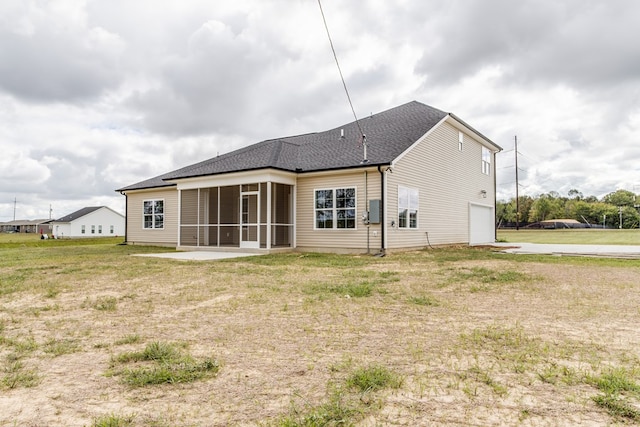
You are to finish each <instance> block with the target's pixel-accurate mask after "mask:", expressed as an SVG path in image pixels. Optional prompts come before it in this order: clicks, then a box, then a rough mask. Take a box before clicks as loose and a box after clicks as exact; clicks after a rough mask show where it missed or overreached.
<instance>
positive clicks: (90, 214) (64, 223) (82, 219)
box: [51, 206, 125, 238]
mask: <svg viewBox="0 0 640 427" xmlns="http://www.w3.org/2000/svg"><path fill="white" fill-rule="evenodd" d="M124 227H125V218H124V215H121V214H119V213H118V212H116V211H114V210H113V209H110V208H108V207H106V206H93V207H86V208H82V209H80V210H78V211H75V212H73V213H71V214H69V215H66V216H63V217H62V218H59V219H56V220H53V221H51V232H52V234H53V235H54V236H55V237H56V238H65V237H110V236H111V237H114V236H124Z"/></svg>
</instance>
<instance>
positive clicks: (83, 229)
mask: <svg viewBox="0 0 640 427" xmlns="http://www.w3.org/2000/svg"><path fill="white" fill-rule="evenodd" d="M85 231H86V227H85V225H84V224H82V225H81V226H80V233H82V234H84V233H85Z"/></svg>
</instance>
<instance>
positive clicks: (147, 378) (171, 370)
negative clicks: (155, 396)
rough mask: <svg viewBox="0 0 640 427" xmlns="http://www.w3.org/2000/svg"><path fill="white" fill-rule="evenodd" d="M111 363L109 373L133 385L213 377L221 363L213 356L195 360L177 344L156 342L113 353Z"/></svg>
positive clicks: (183, 381) (181, 381)
mask: <svg viewBox="0 0 640 427" xmlns="http://www.w3.org/2000/svg"><path fill="white" fill-rule="evenodd" d="M140 362H152V363H151V364H140ZM132 363H133V366H130V365H131V364H132ZM111 365H112V371H110V372H109V375H116V376H120V377H121V378H122V381H123V382H124V383H126V384H129V385H131V386H135V387H142V386H146V385H154V384H178V383H189V382H192V381H196V380H199V379H202V378H208V377H212V376H215V375H216V374H217V373H218V371H219V369H220V364H219V363H218V361H217V360H215V359H213V358H205V359H203V360H201V361H197V360H195V359H194V358H193V357H192V356H191V355H189V354H186V353H185V352H184V351H183V350H181V349H179V348H178V347H177V346H176V345H174V344H168V343H164V342H159V341H156V342H152V343H149V344H147V346H146V347H145V348H144V350H142V351H137V352H128V353H122V354H120V355H117V356H115V357H113V359H112V362H111ZM121 365H125V366H124V367H122V366H121Z"/></svg>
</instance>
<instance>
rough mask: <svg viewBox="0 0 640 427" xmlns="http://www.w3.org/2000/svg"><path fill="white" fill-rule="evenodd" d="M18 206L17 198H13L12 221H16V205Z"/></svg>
mask: <svg viewBox="0 0 640 427" xmlns="http://www.w3.org/2000/svg"><path fill="white" fill-rule="evenodd" d="M17 204H18V198H17V197H14V198H13V220H14V221H15V220H16V205H17Z"/></svg>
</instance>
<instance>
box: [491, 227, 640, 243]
mask: <svg viewBox="0 0 640 427" xmlns="http://www.w3.org/2000/svg"><path fill="white" fill-rule="evenodd" d="M498 240H499V241H503V242H513V243H515V242H527V243H560V244H562V243H567V244H581V245H640V230H598V229H578V230H570V229H568V230H525V229H521V230H517V231H516V230H498Z"/></svg>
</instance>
